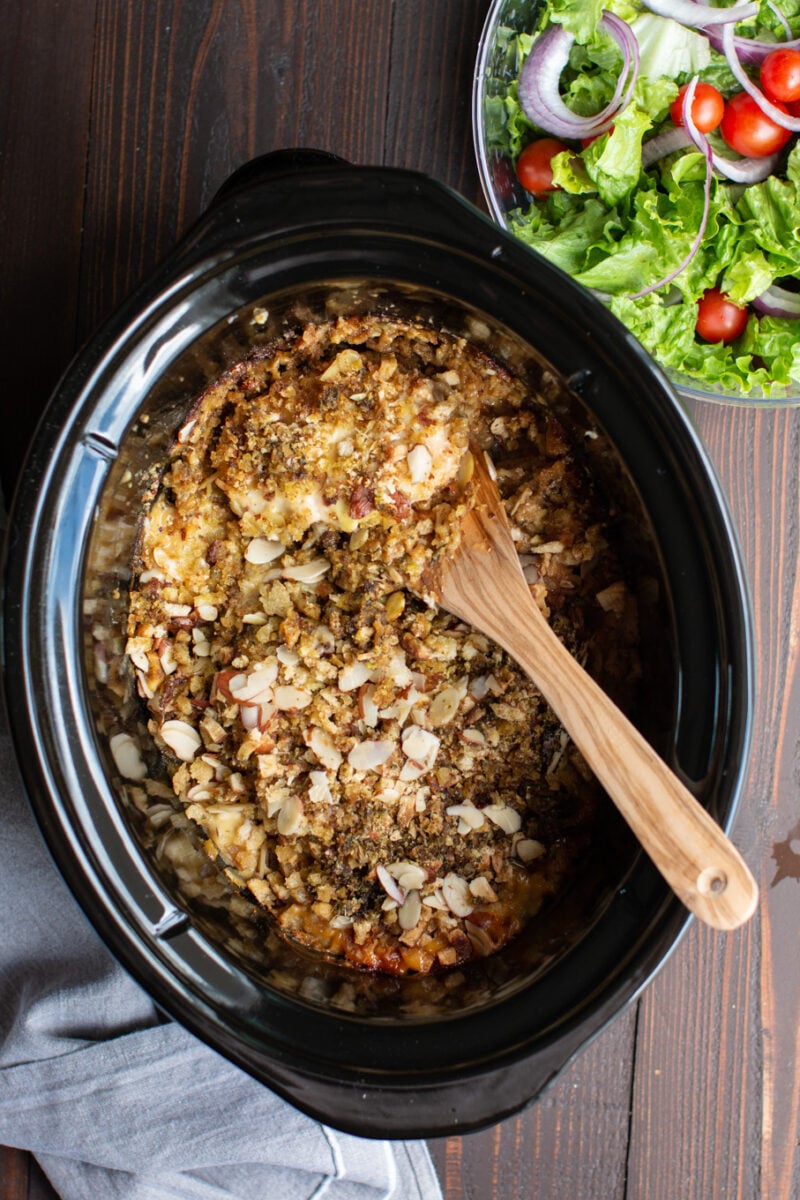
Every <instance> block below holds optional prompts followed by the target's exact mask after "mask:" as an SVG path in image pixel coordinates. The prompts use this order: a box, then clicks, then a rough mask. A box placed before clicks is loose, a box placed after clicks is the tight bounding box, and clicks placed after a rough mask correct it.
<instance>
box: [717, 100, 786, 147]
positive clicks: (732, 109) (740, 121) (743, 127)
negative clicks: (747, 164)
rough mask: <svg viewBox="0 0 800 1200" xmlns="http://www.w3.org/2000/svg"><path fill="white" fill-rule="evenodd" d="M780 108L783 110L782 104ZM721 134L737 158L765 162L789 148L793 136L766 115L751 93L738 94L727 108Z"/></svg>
mask: <svg viewBox="0 0 800 1200" xmlns="http://www.w3.org/2000/svg"><path fill="white" fill-rule="evenodd" d="M776 107H777V108H783V105H782V104H778V105H777V106H776ZM720 133H721V134H722V136H723V138H724V139H725V141H726V142H727V143H728V145H729V146H730V148H731V150H735V151H736V153H737V154H743V155H744V156H745V158H764V157H766V155H768V154H774V153H775V151H776V150H780V148H781V146H785V145H786V143H787V142H788V140H789V138H790V137H791V136H792V135H791V131H790V130H789V129H784V128H783V126H782V125H778V124H777V123H776V122H775V121H773V120H771V118H770V117H768V116H767V115H766V113H764V112H762V110H761V109H760V108H759V106H758V104H757V103H756V101H755V100H754V99H753V97H752V96H751V95H750V94H749V92H737V93H736V95H735V96H731V98H730V100H728V102H727V104H726V105H725V113H724V115H723V118H722V124H721V125H720Z"/></svg>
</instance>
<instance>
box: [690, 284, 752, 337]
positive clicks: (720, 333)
mask: <svg viewBox="0 0 800 1200" xmlns="http://www.w3.org/2000/svg"><path fill="white" fill-rule="evenodd" d="M746 324H747V309H746V308H743V307H742V305H741V304H734V302H733V301H732V300H729V299H728V297H727V296H726V295H725V293H724V292H721V291H720V290H719V288H715V287H714V288H708V289H707V290H706V291H705V292H703V295H702V296H701V297H700V299H699V300H698V302H697V324H696V325H695V329H696V330H697V335H698V337H701V338H702V339H703V341H704V342H732V341H733V340H734V339H735V338H737V337H739V336H740V335H741V334H742V333H744V327H745V325H746Z"/></svg>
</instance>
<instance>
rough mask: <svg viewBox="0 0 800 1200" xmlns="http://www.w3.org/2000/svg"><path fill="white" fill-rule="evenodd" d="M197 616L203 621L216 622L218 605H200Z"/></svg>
mask: <svg viewBox="0 0 800 1200" xmlns="http://www.w3.org/2000/svg"><path fill="white" fill-rule="evenodd" d="M197 615H198V617H199V618H200V620H201V621H216V619H217V617H218V616H219V609H218V608H217V606H216V604H198V606H197Z"/></svg>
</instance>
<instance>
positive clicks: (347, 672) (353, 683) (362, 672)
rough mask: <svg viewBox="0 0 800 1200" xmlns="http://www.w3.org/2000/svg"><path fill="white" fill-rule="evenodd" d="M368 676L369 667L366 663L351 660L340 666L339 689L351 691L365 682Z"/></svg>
mask: <svg viewBox="0 0 800 1200" xmlns="http://www.w3.org/2000/svg"><path fill="white" fill-rule="evenodd" d="M369 677H370V668H369V667H368V666H367V664H366V663H363V662H358V661H356V662H353V663H348V664H347V666H346V667H342V669H341V671H340V672H339V691H340V692H352V691H354V690H355V689H356V688H360V687H361V685H362V684H363V683H366V682H367V681H368V679H369Z"/></svg>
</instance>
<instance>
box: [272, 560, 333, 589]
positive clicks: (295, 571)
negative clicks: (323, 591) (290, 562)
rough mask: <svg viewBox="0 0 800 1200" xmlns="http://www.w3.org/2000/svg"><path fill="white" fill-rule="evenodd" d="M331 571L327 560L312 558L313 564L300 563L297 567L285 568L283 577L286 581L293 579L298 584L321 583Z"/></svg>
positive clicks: (282, 573)
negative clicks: (324, 576)
mask: <svg viewBox="0 0 800 1200" xmlns="http://www.w3.org/2000/svg"><path fill="white" fill-rule="evenodd" d="M330 569H331V564H330V563H329V562H328V560H327V558H312V559H311V562H307V563H299V564H298V565H297V566H295V567H284V568H283V570H282V571H281V575H282V576H283V578H284V579H293V580H295V582H296V583H319V581H320V579H322V577H323V575H325V574H327V572H328V571H330Z"/></svg>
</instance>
